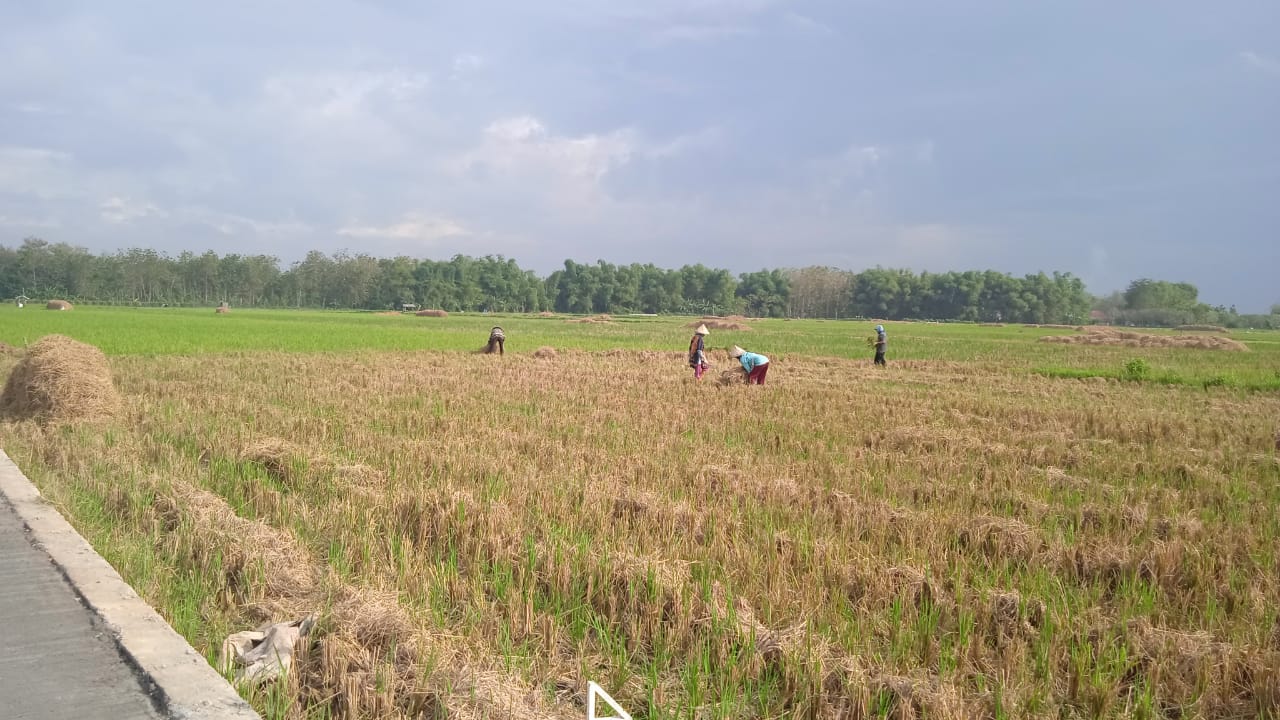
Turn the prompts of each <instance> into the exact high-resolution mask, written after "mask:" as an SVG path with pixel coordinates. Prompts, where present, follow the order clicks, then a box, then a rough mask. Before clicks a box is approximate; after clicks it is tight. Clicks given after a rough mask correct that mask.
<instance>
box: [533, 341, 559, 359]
mask: <svg viewBox="0 0 1280 720" xmlns="http://www.w3.org/2000/svg"><path fill="white" fill-rule="evenodd" d="M533 356H534V357H536V358H539V359H543V360H553V359H555V356H556V349H555V348H553V347H547V346H545V345H544V346H542V347H540V348H538V349H537V350H534V351H533Z"/></svg>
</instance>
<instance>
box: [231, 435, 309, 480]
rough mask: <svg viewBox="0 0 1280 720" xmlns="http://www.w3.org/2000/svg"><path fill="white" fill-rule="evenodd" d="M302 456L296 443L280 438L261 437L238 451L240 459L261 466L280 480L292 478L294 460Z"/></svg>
mask: <svg viewBox="0 0 1280 720" xmlns="http://www.w3.org/2000/svg"><path fill="white" fill-rule="evenodd" d="M301 457H302V451H301V450H300V449H299V448H298V446H297V445H294V444H293V443H291V442H289V441H288V440H282V439H280V438H273V437H268V438H262V439H259V440H255V441H253V442H251V443H249V444H248V445H247V446H245V448H244V449H243V450H242V451H241V452H240V459H241V460H244V461H246V462H252V463H256V464H258V465H261V466H262V469H263V470H266V471H267V473H268V474H270V475H271V476H273V477H275V478H276V479H278V480H281V481H290V480H292V479H293V477H292V476H293V468H294V464H295V462H296V461H297V460H298V459H299V458H301Z"/></svg>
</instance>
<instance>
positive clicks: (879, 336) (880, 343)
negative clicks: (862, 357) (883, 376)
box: [875, 325, 889, 367]
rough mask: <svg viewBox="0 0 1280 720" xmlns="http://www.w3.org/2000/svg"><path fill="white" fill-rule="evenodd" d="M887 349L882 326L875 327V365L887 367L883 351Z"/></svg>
mask: <svg viewBox="0 0 1280 720" xmlns="http://www.w3.org/2000/svg"><path fill="white" fill-rule="evenodd" d="M888 347H889V340H888V339H887V338H886V337H885V334H884V326H883V325H877V326H876V360H875V363H876V364H877V365H884V366H886V367H888V363H886V362H885V361H884V351H885V350H886V349H888Z"/></svg>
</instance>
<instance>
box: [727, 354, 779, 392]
mask: <svg viewBox="0 0 1280 720" xmlns="http://www.w3.org/2000/svg"><path fill="white" fill-rule="evenodd" d="M729 357H735V358H737V359H738V362H740V363H742V369H743V370H746V371H747V384H748V385H763V384H764V376H765V375H767V374H768V373H769V358H767V357H765V356H763V355H761V354H759V353H753V352H747V351H746V350H743V349H742V348H740V347H738V346H737V345H734V346H733V350H731V351H730V352H729Z"/></svg>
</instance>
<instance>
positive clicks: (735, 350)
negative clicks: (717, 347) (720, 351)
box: [729, 345, 747, 358]
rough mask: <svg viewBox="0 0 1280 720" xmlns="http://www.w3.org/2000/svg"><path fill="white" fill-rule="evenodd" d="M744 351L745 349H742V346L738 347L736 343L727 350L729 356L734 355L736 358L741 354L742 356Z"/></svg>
mask: <svg viewBox="0 0 1280 720" xmlns="http://www.w3.org/2000/svg"><path fill="white" fill-rule="evenodd" d="M746 352H747V351H746V350H743V349H742V348H740V347H738V346H737V345H734V346H733V349H732V350H730V351H729V357H736V358H740V357H742V356H743V354H744V353H746Z"/></svg>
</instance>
